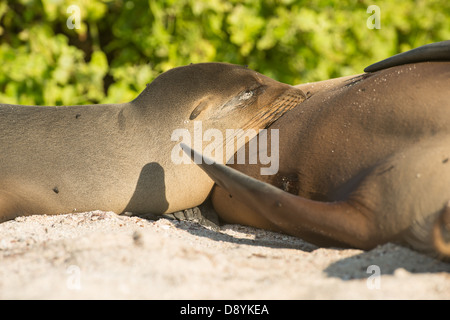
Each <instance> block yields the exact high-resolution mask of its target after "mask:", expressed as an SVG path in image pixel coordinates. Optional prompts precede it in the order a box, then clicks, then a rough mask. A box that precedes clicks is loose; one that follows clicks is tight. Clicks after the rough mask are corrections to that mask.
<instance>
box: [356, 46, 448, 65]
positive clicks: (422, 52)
mask: <svg viewBox="0 0 450 320" xmlns="http://www.w3.org/2000/svg"><path fill="white" fill-rule="evenodd" d="M426 61H450V40H447V41H441V42H436V43H430V44H427V45H424V46H420V47H417V48H415V49H412V50H409V51H406V52H402V53H399V54H396V55H394V56H392V57H389V58H387V59H384V60H381V61H379V62H376V63H374V64H372V65H370V66H368V67H366V68H365V69H364V72H375V71H379V70H383V69H387V68H391V67H395V66H399V65H402V64H408V63H416V62H426Z"/></svg>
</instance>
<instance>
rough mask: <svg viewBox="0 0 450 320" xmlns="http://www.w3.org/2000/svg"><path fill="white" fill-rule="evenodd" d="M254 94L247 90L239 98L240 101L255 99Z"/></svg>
mask: <svg viewBox="0 0 450 320" xmlns="http://www.w3.org/2000/svg"><path fill="white" fill-rule="evenodd" d="M254 94H255V93H254V92H253V90H245V91H244V92H243V93H242V94H241V96H240V97H239V100H248V99H250V98H251V97H253V95H254Z"/></svg>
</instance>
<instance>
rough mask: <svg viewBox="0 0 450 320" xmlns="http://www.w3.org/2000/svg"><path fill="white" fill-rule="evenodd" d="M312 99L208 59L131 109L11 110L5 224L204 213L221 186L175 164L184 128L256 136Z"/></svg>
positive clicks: (1, 113) (5, 129) (1, 213)
mask: <svg viewBox="0 0 450 320" xmlns="http://www.w3.org/2000/svg"><path fill="white" fill-rule="evenodd" d="M303 100H304V95H303V93H302V91H301V90H299V89H297V88H294V87H292V86H289V85H286V84H282V83H279V82H277V81H274V80H272V79H270V78H268V77H266V76H263V75H261V74H259V73H257V72H255V71H253V70H250V69H247V68H245V67H241V66H236V65H231V64H224V63H205V64H193V65H189V66H184V67H179V68H175V69H172V70H169V71H167V72H165V73H163V74H161V75H160V76H159V77H157V78H156V79H155V80H154V81H153V82H152V83H150V84H149V85H148V86H147V88H146V89H145V90H144V91H143V92H142V93H141V94H140V95H139V96H138V97H137V98H136V99H135V100H133V101H131V102H129V103H123V104H104V105H81V106H54V107H42V106H41V107H38V106H21V105H9V104H1V105H0V132H1V135H0V147H1V151H2V152H1V153H0V177H1V178H0V221H4V220H7V219H11V218H14V217H16V216H19V215H29V214H57V213H67V212H82V211H89V210H95V209H99V210H108V211H114V212H116V213H121V212H124V211H131V212H133V213H137V214H142V213H156V214H162V213H164V212H172V211H177V210H180V209H186V208H190V207H194V206H196V205H199V204H201V203H202V202H203V201H204V200H205V198H206V197H207V195H208V193H209V192H210V190H211V188H212V186H213V182H212V180H211V179H210V178H209V177H208V176H207V175H206V174H205V173H203V171H202V170H200V169H199V168H197V167H195V166H192V165H189V164H179V165H176V164H175V163H174V162H173V159H172V157H171V156H172V152H173V148H174V147H175V145H176V143H177V142H176V141H175V142H174V141H171V135H172V133H173V132H174V130H176V129H186V130H188V131H189V132H190V133H193V129H194V121H201V124H202V127H203V130H207V129H208V128H214V129H216V130H220V131H221V132H224V131H225V130H226V129H233V128H243V129H255V130H256V129H259V128H264V127H265V126H267V125H269V124H270V123H272V122H273V121H275V120H276V119H277V118H278V117H279V116H280V115H281V114H283V113H284V112H286V111H287V110H289V109H292V108H293V107H295V106H297V105H298V104H299V103H300V102H301V101H303ZM241 145H242V143H241V144H240V145H238V147H240V146H241ZM180 152H181V154H183V152H182V151H181V149H180Z"/></svg>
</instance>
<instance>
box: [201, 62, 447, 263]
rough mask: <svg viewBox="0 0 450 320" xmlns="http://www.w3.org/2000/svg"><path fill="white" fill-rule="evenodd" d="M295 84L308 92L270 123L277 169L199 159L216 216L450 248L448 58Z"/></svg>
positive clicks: (318, 236)
mask: <svg viewBox="0 0 450 320" xmlns="http://www.w3.org/2000/svg"><path fill="white" fill-rule="evenodd" d="M448 60H450V57H449V59H448ZM298 87H299V88H300V89H302V90H303V91H304V92H307V96H308V99H307V100H306V101H304V102H303V103H302V104H301V105H300V106H298V107H297V108H295V109H293V110H291V111H290V112H288V113H286V114H285V115H284V116H283V117H281V118H280V119H278V120H277V122H275V123H274V124H273V125H271V126H270V127H269V131H270V130H271V129H278V130H279V171H278V173H277V174H275V175H266V176H264V175H261V174H260V167H261V166H260V165H248V164H234V165H230V166H223V165H219V164H213V165H207V164H205V163H203V164H200V166H201V167H202V169H203V170H205V171H206V172H207V173H208V174H209V175H210V177H211V178H213V179H214V181H215V182H216V183H217V185H216V186H215V187H214V189H213V192H212V203H213V206H214V208H215V210H216V211H217V213H218V214H219V217H220V218H221V219H222V220H223V221H224V222H227V223H239V224H244V225H250V226H254V227H259V228H265V229H270V230H275V231H280V232H284V233H287V234H290V235H294V236H297V237H300V238H303V239H305V240H307V241H309V242H311V243H314V244H317V245H321V246H345V247H355V248H361V249H371V248H374V247H375V246H377V245H380V244H383V243H386V242H398V243H402V244H407V245H409V246H411V247H412V248H414V249H416V250H419V251H422V252H429V253H432V254H436V255H438V256H440V257H447V258H448V257H450V206H449V201H450V90H449V88H450V62H449V61H447V62H421V63H412V64H402V65H399V66H395V67H392V68H388V69H383V70H379V71H377V72H374V73H368V74H363V75H358V76H353V77H346V78H342V79H334V80H330V81H326V82H322V83H316V84H307V85H300V86H298ZM268 140H269V143H268V146H267V149H268V150H271V149H270V134H268ZM258 147H260V148H261V147H264V146H261V145H260V146H258ZM247 152H248V150H247ZM263 152H265V150H263Z"/></svg>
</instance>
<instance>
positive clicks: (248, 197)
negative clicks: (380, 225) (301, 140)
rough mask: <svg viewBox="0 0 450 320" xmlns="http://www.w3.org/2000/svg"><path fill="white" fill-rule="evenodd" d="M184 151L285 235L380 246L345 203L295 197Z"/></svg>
mask: <svg viewBox="0 0 450 320" xmlns="http://www.w3.org/2000/svg"><path fill="white" fill-rule="evenodd" d="M181 148H182V149H183V150H184V151H185V152H186V153H187V154H188V155H189V156H190V157H191V158H192V159H193V160H194V159H202V163H197V164H198V165H199V166H200V167H201V168H202V169H203V170H204V171H205V172H206V173H207V174H208V175H209V176H210V177H211V179H213V180H214V181H215V182H216V184H217V185H219V186H220V187H222V188H223V189H225V190H226V191H227V192H229V193H230V195H232V196H233V198H235V199H237V200H239V201H241V202H242V203H245V205H246V206H247V207H248V208H250V209H251V210H252V211H254V212H256V213H258V214H260V215H261V216H263V217H264V218H265V219H267V220H268V221H270V222H271V223H272V224H273V225H274V226H276V227H277V228H278V229H279V230H281V231H282V232H284V233H287V234H290V235H293V236H297V237H300V238H303V239H304V240H306V241H310V242H313V243H316V241H315V240H310V239H315V238H316V237H319V238H321V242H322V240H325V239H328V241H329V242H330V243H340V244H344V243H345V244H347V246H348V245H350V246H352V247H358V248H362V249H369V248H373V247H374V246H376V245H377V244H378V243H374V242H373V239H374V238H376V235H374V234H373V232H371V230H370V229H371V228H370V226H369V223H368V221H367V219H366V217H365V215H364V214H361V212H359V211H358V210H356V209H355V208H354V207H353V206H350V205H349V204H348V203H346V202H345V201H344V202H333V203H330V202H319V201H313V200H310V199H306V198H303V197H299V196H295V195H293V194H290V193H288V192H285V191H283V190H281V189H278V188H276V187H274V186H272V185H270V184H268V183H265V182H262V181H259V180H256V179H254V178H252V177H250V176H247V175H245V174H243V173H242V172H239V171H237V170H235V169H233V168H231V167H229V166H225V165H222V164H217V163H214V162H213V161H210V160H209V159H207V158H206V157H204V156H203V157H202V156H201V155H200V154H198V153H197V152H196V151H195V150H192V149H191V148H189V147H188V146H186V145H184V144H181ZM206 163H211V164H206ZM243 214H245V213H243Z"/></svg>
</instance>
